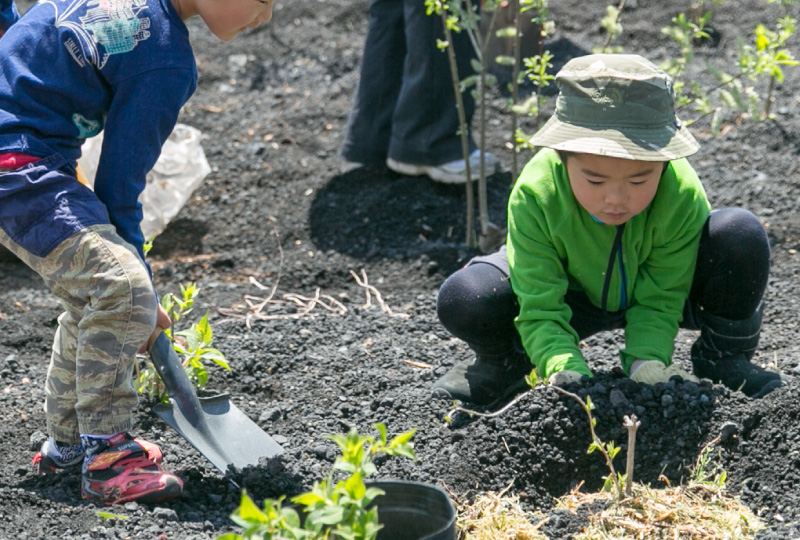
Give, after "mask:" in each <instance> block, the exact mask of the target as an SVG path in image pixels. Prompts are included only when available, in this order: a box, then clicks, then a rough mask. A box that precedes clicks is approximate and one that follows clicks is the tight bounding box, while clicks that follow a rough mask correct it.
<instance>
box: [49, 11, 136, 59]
mask: <svg viewBox="0 0 800 540" xmlns="http://www.w3.org/2000/svg"><path fill="white" fill-rule="evenodd" d="M42 3H44V4H50V5H51V6H53V8H54V9H55V11H56V17H55V20H56V22H55V24H56V26H57V27H63V28H68V29H70V30H71V31H72V32H73V33H74V35H75V37H76V38H77V40H78V43H75V41H74V40H73V39H72V38H71V37H70V38H67V40H66V41H65V42H64V46H65V47H66V48H67V50H68V51H69V53H70V55H71V56H72V58H73V59H75V61H76V62H77V63H78V65H80V66H81V67H83V66H84V65H85V64H86V63H89V64H91V65H93V66H94V67H96V68H97V69H103V67H104V66H105V65H106V62H107V61H108V58H109V57H110V56H111V55H112V54H124V53H126V52H130V51H132V50H133V49H134V48H135V47H136V44H137V43H138V42H140V41H144V40H146V39H148V38H149V37H150V32H149V29H150V18H149V17H146V16H144V14H143V12H144V11H145V10H146V9H147V0H42Z"/></svg>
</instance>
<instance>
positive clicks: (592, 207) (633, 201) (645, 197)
mask: <svg viewBox="0 0 800 540" xmlns="http://www.w3.org/2000/svg"><path fill="white" fill-rule="evenodd" d="M566 166H567V173H568V174H569V183H570V186H571V187H572V193H573V194H574V195H575V198H576V199H577V200H578V202H579V203H580V205H581V206H583V208H584V209H585V210H586V211H587V212H589V213H590V214H592V215H593V216H594V217H596V218H597V219H599V220H600V221H602V222H603V223H605V224H606V225H622V224H623V223H625V222H626V221H628V220H629V219H631V218H632V217H633V216H635V215H636V214H638V213H640V212H641V211H642V210H644V209H645V208H647V205H649V204H650V201H652V200H653V197H655V195H656V190H657V189H658V182H659V180H660V178H661V173H662V171H663V168H664V164H663V163H662V162H660V161H633V160H629V159H619V158H612V157H606V156H598V155H595V154H570V155H569V157H568V158H567V163H566Z"/></svg>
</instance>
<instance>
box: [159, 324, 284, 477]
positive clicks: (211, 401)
mask: <svg viewBox="0 0 800 540" xmlns="http://www.w3.org/2000/svg"><path fill="white" fill-rule="evenodd" d="M150 358H151V360H152V361H153V365H154V366H155V368H156V370H158V374H159V375H160V376H161V379H162V380H163V381H164V386H166V388H167V391H168V392H169V403H159V404H158V405H156V406H155V407H153V410H154V411H155V413H156V414H157V415H158V416H159V417H160V418H161V419H162V420H164V421H165V422H166V423H167V424H169V425H170V426H172V427H173V428H174V429H175V430H176V431H177V432H178V433H180V434H181V436H182V437H183V438H184V439H186V440H187V441H189V442H190V443H191V445H192V446H194V447H195V448H196V449H197V451H198V452H200V453H201V454H203V456H205V457H206V458H207V459H208V460H209V461H210V462H211V463H212V464H213V465H214V466H215V467H216V468H217V469H219V470H220V471H222V472H223V473H224V472H226V471H227V470H228V466H229V465H233V466H234V467H236V468H242V467H246V466H248V465H257V464H258V460H259V459H260V458H262V457H266V458H270V457H274V456H276V455H278V454H280V453H282V452H283V448H281V446H280V445H279V444H278V443H277V442H275V440H274V439H273V438H272V437H270V436H269V435H267V433H265V432H264V431H263V430H262V429H261V428H260V427H258V425H256V423H255V422H253V421H252V420H250V418H248V417H247V416H246V415H245V414H244V413H243V412H242V411H241V410H240V409H239V408H237V407H236V405H234V404H233V403H231V401H230V398H229V397H228V395H227V394H222V395H218V396H214V397H204V398H199V397H197V394H196V393H195V390H194V388H193V387H192V384H191V382H190V381H189V377H188V375H186V371H184V369H183V365H182V364H181V361H180V359H179V358H178V355H177V354H176V353H175V349H173V347H172V342H170V340H169V338H168V337H167V336H166V335H165V334H163V333H162V334H161V335H160V336H158V339H156V341H155V343H154V344H153V346H152V347H151V349H150Z"/></svg>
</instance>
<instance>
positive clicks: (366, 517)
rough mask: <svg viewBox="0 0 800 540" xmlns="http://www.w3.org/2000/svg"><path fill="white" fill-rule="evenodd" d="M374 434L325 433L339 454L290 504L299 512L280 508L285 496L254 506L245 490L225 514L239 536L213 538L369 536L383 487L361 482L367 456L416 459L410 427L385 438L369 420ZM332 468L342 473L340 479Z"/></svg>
mask: <svg viewBox="0 0 800 540" xmlns="http://www.w3.org/2000/svg"><path fill="white" fill-rule="evenodd" d="M373 427H374V428H375V429H376V430H377V431H378V438H375V437H372V436H368V435H360V434H359V433H358V432H357V431H356V430H355V429H354V430H351V431H350V432H349V433H348V434H347V435H328V436H327V438H328V439H330V440H332V441H333V442H335V443H336V445H337V446H338V447H339V449H340V451H341V453H342V455H341V456H339V457H337V458H336V461H335V462H334V464H333V469H332V470H331V471H330V473H328V476H327V477H325V478H324V479H322V480H320V481H318V482H315V483H314V486H313V487H312V489H311V491H308V492H305V493H301V494H300V495H297V496H296V497H293V498H292V499H291V502H292V503H294V504H295V505H297V506H299V507H301V511H302V512H303V513H304V514H305V515H304V517H303V518H302V519H301V516H300V513H298V511H297V510H296V509H295V508H294V507H290V506H284V504H283V502H284V500H285V497H280V498H278V499H267V500H265V501H264V506H263V510H262V509H259V508H258V506H257V505H256V504H255V503H254V502H253V500H252V499H251V498H250V497H249V496H248V495H247V493H246V492H245V491H243V492H242V501H241V505H240V506H239V508H237V509H236V510H235V511H234V512H233V514H232V515H231V519H232V520H233V521H234V522H235V523H236V524H237V525H239V526H240V527H242V529H243V531H242V534H241V535H240V534H236V533H227V534H224V535H222V536H220V537H218V538H217V540H243V539H248V540H329V539H331V540H332V539H334V538H337V539H342V540H375V538H377V536H378V531H379V530H380V529H381V525H380V524H379V522H378V509H377V506H372V502H373V501H374V500H375V499H376V498H377V497H380V496H381V495H383V494H384V491H383V490H381V489H378V488H375V487H367V485H366V484H365V483H364V480H366V479H367V478H368V477H370V476H372V475H373V474H375V472H376V471H377V469H376V467H375V464H374V462H373V458H374V457H375V456H376V455H379V454H385V455H387V456H404V457H407V458H409V459H416V454H415V453H414V447H413V444H412V443H411V442H410V441H411V438H412V437H413V436H414V433H415V431H416V429H412V430H411V431H407V432H405V433H402V434H400V435H398V436H396V437H394V438H393V439H391V440H388V438H387V434H386V426H385V425H384V424H380V423H379V424H374V425H373ZM336 471H340V472H342V473H346V475H347V476H346V477H345V478H343V479H341V480H336V478H334V476H335V473H336Z"/></svg>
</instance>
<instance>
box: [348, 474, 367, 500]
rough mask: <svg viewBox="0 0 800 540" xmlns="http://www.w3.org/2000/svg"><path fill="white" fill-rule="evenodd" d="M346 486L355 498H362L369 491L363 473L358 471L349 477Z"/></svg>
mask: <svg viewBox="0 0 800 540" xmlns="http://www.w3.org/2000/svg"><path fill="white" fill-rule="evenodd" d="M344 487H345V489H346V490H347V492H348V493H349V494H350V496H351V497H352V498H353V499H356V500H358V499H362V498H363V497H364V494H365V493H366V492H367V488H366V486H365V485H364V481H363V480H362V478H361V473H359V472H356V473H354V474H353V475H352V476H351V477H350V478H348V479H347V480H346V481H345V483H344Z"/></svg>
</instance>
